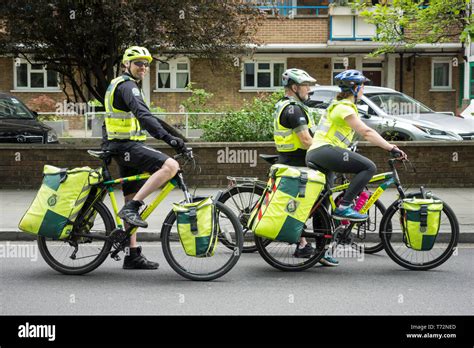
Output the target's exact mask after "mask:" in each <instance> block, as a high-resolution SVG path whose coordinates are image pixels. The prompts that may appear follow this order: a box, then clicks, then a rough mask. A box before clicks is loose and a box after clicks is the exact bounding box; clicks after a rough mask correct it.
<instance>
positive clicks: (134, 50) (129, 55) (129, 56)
mask: <svg viewBox="0 0 474 348" xmlns="http://www.w3.org/2000/svg"><path fill="white" fill-rule="evenodd" d="M135 59H146V60H147V61H148V63H151V61H152V60H153V57H152V56H151V54H150V52H149V51H148V50H147V49H146V48H145V47H140V46H132V47H129V48H127V49H126V50H125V53H124V54H123V58H122V63H125V62H127V61H131V60H135Z"/></svg>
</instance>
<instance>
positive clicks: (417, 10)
mask: <svg viewBox="0 0 474 348" xmlns="http://www.w3.org/2000/svg"><path fill="white" fill-rule="evenodd" d="M352 4H353V6H354V7H355V8H356V9H358V10H359V11H361V16H363V17H365V18H366V20H367V21H368V22H369V23H372V24H374V25H376V28H377V29H376V32H377V35H376V36H375V37H374V39H373V40H374V41H378V42H381V43H383V47H381V48H379V49H377V50H376V51H374V52H373V53H372V54H373V55H379V54H383V53H390V52H394V51H395V49H396V48H397V47H400V46H401V47H406V48H410V47H413V46H414V45H416V44H419V43H431V44H435V43H442V42H450V41H457V40H458V38H459V39H460V40H461V41H462V42H466V41H467V40H468V39H469V38H472V36H473V34H474V21H473V19H474V17H473V15H472V9H471V0H429V1H426V0H392V1H391V2H390V3H389V4H388V5H382V4H377V5H375V6H374V7H372V4H371V3H367V2H362V1H354V2H353V3H352Z"/></svg>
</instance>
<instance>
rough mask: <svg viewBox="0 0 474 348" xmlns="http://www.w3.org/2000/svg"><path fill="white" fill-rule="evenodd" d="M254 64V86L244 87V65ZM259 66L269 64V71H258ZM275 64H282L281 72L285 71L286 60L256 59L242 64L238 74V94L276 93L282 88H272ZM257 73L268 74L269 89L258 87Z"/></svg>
mask: <svg viewBox="0 0 474 348" xmlns="http://www.w3.org/2000/svg"><path fill="white" fill-rule="evenodd" d="M250 63H252V64H254V74H255V78H254V85H253V86H245V64H250ZM259 64H270V70H266V69H259V67H258V65H259ZM275 64H283V71H285V70H286V69H287V66H286V59H285V58H283V59H278V58H263V57H262V58H258V59H247V60H244V61H243V62H242V65H241V69H240V70H241V72H240V92H254V91H256V92H260V91H278V90H280V89H281V88H283V86H274V84H273V82H274V78H275V76H274V75H275ZM259 72H270V87H258V86H257V84H258V73H259Z"/></svg>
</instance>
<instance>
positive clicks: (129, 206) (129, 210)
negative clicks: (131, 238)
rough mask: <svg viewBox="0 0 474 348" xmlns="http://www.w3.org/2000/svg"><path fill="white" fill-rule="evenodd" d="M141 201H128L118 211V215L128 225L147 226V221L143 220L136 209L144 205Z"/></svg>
mask: <svg viewBox="0 0 474 348" xmlns="http://www.w3.org/2000/svg"><path fill="white" fill-rule="evenodd" d="M144 204H145V203H143V201H134V200H131V201H128V202H127V203H125V205H124V206H123V208H122V210H120V211H119V213H118V216H119V217H121V218H122V219H124V220H125V221H126V222H127V223H128V224H129V225H132V226H137V227H144V228H146V227H148V223H147V222H146V221H143V220H142V218H141V217H140V214H139V213H138V209H140V207H141V206H142V205H144Z"/></svg>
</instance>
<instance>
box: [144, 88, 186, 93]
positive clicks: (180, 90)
mask: <svg viewBox="0 0 474 348" xmlns="http://www.w3.org/2000/svg"><path fill="white" fill-rule="evenodd" d="M153 92H155V93H192V92H191V91H188V90H186V89H171V88H168V89H154V90H153Z"/></svg>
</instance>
